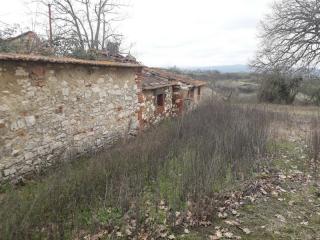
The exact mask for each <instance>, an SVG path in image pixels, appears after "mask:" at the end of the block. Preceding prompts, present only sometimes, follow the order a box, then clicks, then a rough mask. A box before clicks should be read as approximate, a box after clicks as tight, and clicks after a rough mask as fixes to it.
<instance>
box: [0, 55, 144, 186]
mask: <svg viewBox="0 0 320 240" xmlns="http://www.w3.org/2000/svg"><path fill="white" fill-rule="evenodd" d="M141 68H142V66H141V65H138V64H132V63H119V62H108V61H86V60H77V59H69V58H48V57H39V56H32V55H11V54H1V55H0V179H2V180H3V179H8V178H11V177H12V176H20V175H23V174H26V173H29V172H33V171H34V170H37V169H40V168H41V167H42V166H48V165H51V164H52V163H53V162H55V161H58V160H64V159H68V158H70V157H74V156H77V155H80V154H84V153H88V152H91V151H95V150H97V149H99V148H102V147H104V146H106V145H111V144H112V143H113V142H114V141H116V140H117V139H118V138H120V137H124V136H125V135H127V134H131V133H133V132H134V131H136V130H137V129H138V128H139V121H138V120H139V115H141V113H139V111H140V105H139V104H138V96H139V94H141V86H140V79H139V76H140V72H141Z"/></svg>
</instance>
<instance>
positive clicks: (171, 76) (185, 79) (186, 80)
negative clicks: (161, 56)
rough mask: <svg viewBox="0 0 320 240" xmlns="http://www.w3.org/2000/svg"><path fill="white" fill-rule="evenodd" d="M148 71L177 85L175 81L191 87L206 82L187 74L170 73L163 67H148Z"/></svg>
mask: <svg viewBox="0 0 320 240" xmlns="http://www.w3.org/2000/svg"><path fill="white" fill-rule="evenodd" d="M148 71H149V72H150V73H152V74H153V75H154V76H158V77H162V78H164V79H167V80H168V81H171V82H175V84H174V85H178V84H177V83H179V82H180V83H183V84H186V85H190V86H193V87H199V86H203V85H206V84H207V83H206V82H205V81H200V80H195V79H193V78H191V77H189V76H186V75H183V74H176V73H172V72H169V71H167V70H164V69H159V68H148Z"/></svg>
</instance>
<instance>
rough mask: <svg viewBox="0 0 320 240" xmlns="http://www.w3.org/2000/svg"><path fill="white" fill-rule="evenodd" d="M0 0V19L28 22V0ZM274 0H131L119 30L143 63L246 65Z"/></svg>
mask: <svg viewBox="0 0 320 240" xmlns="http://www.w3.org/2000/svg"><path fill="white" fill-rule="evenodd" d="M2 1H3V3H2V4H1V8H0V21H2V22H9V23H13V22H16V23H20V24H25V23H29V22H30V18H31V17H30V14H28V12H30V10H28V8H27V7H26V5H25V4H24V3H25V2H28V1H27V0H9V1H4V0H2ZM273 1H274V0H197V1H191V0H130V5H131V6H130V7H129V8H127V9H126V10H125V11H126V15H127V18H126V20H125V21H124V22H122V23H121V25H120V26H119V30H120V31H121V32H122V33H123V34H124V35H125V42H126V44H127V45H128V44H129V43H132V44H133V49H132V53H133V54H134V55H136V56H137V58H138V60H140V61H142V62H143V63H144V64H146V65H150V66H174V65H176V66H179V67H188V66H213V65H233V64H247V62H248V60H249V59H250V58H252V57H253V56H254V52H255V50H256V47H257V25H258V23H259V21H260V20H261V19H262V18H263V16H264V15H265V14H266V13H267V12H268V11H269V7H270V4H271V3H272V2H273ZM29 2H31V0H29Z"/></svg>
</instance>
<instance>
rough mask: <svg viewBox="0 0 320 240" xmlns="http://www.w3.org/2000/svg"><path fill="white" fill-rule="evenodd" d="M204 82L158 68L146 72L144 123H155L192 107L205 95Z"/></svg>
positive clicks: (143, 79)
mask: <svg viewBox="0 0 320 240" xmlns="http://www.w3.org/2000/svg"><path fill="white" fill-rule="evenodd" d="M205 85H206V83H205V82H204V81H198V80H194V79H192V78H190V77H188V76H185V75H181V74H174V73H171V72H169V71H166V70H163V69H157V68H144V69H143V74H142V93H143V106H142V115H143V116H142V123H143V124H144V125H151V124H154V123H157V122H159V121H161V120H163V119H164V118H167V117H170V116H176V115H179V114H182V113H183V112H186V111H188V110H189V109H192V108H193V107H194V106H196V105H197V104H198V103H199V102H200V101H201V98H202V94H201V93H202V91H201V90H202V88H203V87H204V86H205Z"/></svg>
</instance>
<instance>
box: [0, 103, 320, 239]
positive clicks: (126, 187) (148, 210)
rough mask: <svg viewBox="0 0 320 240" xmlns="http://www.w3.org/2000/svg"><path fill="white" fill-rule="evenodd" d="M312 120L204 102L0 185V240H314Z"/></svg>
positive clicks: (317, 232) (318, 212) (305, 112)
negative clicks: (86, 155)
mask: <svg viewBox="0 0 320 240" xmlns="http://www.w3.org/2000/svg"><path fill="white" fill-rule="evenodd" d="M318 119H319V118H318V109H317V108H313V107H309V108H302V107H288V106H280V105H279V106H278V105H230V104H221V103H208V104H205V105H204V106H201V107H200V108H199V109H197V110H195V111H194V112H192V113H190V114H188V115H185V116H184V117H182V118H178V119H172V120H168V121H166V122H164V123H162V124H160V125H159V126H156V127H154V128H152V129H150V130H148V131H147V132H145V133H144V134H143V135H141V136H138V137H137V138H135V139H131V140H126V141H124V142H120V143H118V145H117V146H115V147H114V148H112V149H110V150H108V151H104V152H102V153H100V154H98V155H97V156H94V157H92V158H90V159H81V160H77V161H74V162H71V163H68V164H64V165H62V166H58V167H57V168H55V169H52V170H51V171H49V173H48V174H47V175H46V176H42V177H41V178H38V179H36V180H34V181H30V182H27V183H26V185H25V186H22V187H21V186H20V187H13V186H11V185H5V186H2V187H1V194H0V203H1V209H0V218H1V223H0V235H1V239H211V240H214V239H319V237H318V236H320V198H319V197H320V188H319V187H320V183H319V181H318V170H317V165H318V162H317V158H318V155H319V150H318V149H319V148H318V146H319V143H320V137H319V136H320V134H318V131H317V129H319V128H318V126H319V121H318ZM312 158H313V159H316V160H312Z"/></svg>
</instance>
